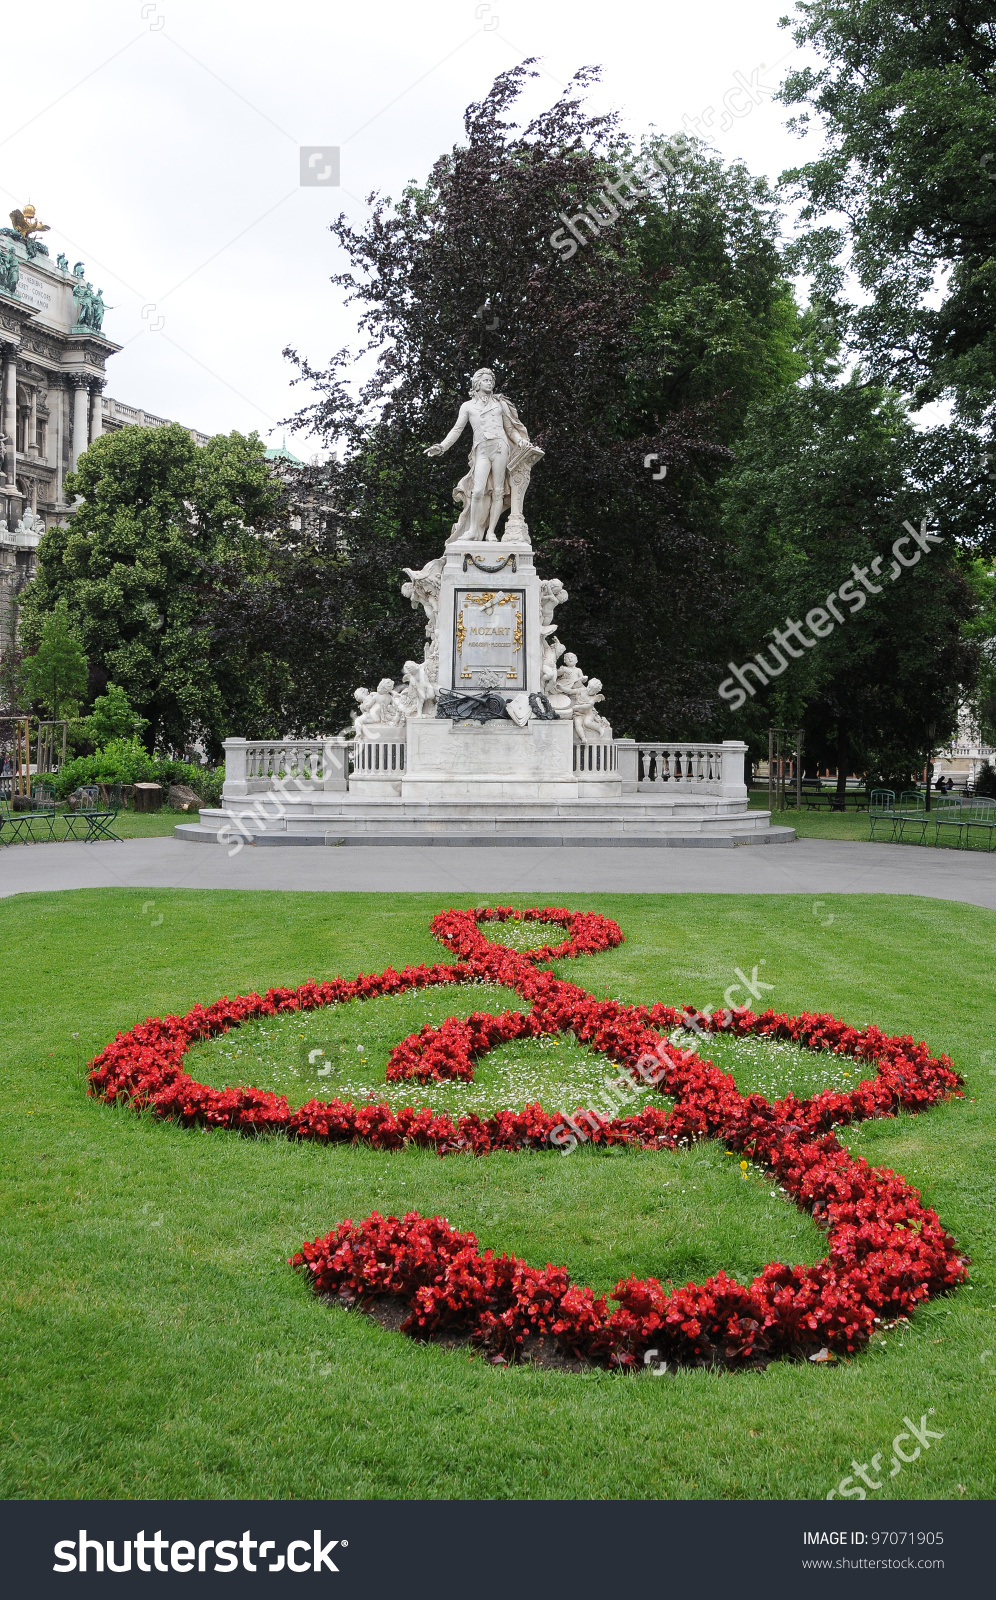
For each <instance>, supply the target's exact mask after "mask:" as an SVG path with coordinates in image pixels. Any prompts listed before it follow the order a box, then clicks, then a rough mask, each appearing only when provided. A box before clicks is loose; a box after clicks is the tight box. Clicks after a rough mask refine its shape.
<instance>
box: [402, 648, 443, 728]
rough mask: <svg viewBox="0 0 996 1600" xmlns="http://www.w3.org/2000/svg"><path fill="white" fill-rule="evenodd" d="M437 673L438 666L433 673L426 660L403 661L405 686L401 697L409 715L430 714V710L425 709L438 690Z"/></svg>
mask: <svg viewBox="0 0 996 1600" xmlns="http://www.w3.org/2000/svg"><path fill="white" fill-rule="evenodd" d="M437 660H438V658H437ZM437 675H438V668H437V672H436V673H434V672H433V671H432V670H431V666H430V664H429V663H428V662H426V661H406V662H405V668H404V677H405V683H406V685H407V687H406V688H405V689H403V690H402V693H401V699H402V701H403V703H404V708H405V711H406V713H407V714H408V715H409V716H414V717H426V716H432V711H431V710H429V711H427V710H426V706H429V707H431V706H433V705H434V704H435V700H436V695H437V692H438V688H437V683H436V677H437Z"/></svg>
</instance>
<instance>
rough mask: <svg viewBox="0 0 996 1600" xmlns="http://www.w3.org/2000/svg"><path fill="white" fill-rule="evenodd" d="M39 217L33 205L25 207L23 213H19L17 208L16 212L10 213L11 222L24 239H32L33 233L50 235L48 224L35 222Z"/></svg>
mask: <svg viewBox="0 0 996 1600" xmlns="http://www.w3.org/2000/svg"><path fill="white" fill-rule="evenodd" d="M37 215H38V213H37V211H36V210H35V208H34V206H31V205H28V206H25V208H24V210H23V211H18V209H17V207H16V206H15V207H14V210H13V211H12V212H11V213H10V220H11V222H12V223H13V224H14V227H15V228H16V229H17V231H18V233H19V234H20V235H21V238H22V239H30V237H31V235H32V234H33V233H48V231H49V227H48V223H47V222H37V221H36V220H35V219H36V217H37Z"/></svg>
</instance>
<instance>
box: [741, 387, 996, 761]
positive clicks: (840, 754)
mask: <svg viewBox="0 0 996 1600" xmlns="http://www.w3.org/2000/svg"><path fill="white" fill-rule="evenodd" d="M921 447H922V435H919V434H917V432H916V430H915V429H914V428H913V426H912V424H911V423H910V420H909V418H908V416H907V414H906V411H905V408H904V406H903V405H902V403H901V402H900V401H899V400H898V399H897V398H896V397H895V396H893V395H890V394H889V393H888V392H886V391H883V390H882V389H881V388H878V387H877V386H875V385H873V384H869V383H866V382H864V381H862V379H861V377H860V374H856V375H853V376H852V377H851V378H850V379H848V381H846V382H843V383H834V382H832V381H829V380H824V379H814V380H813V381H811V382H809V383H808V384H804V385H800V386H796V387H793V388H790V389H787V390H786V391H784V393H782V394H780V395H778V396H776V397H775V398H774V399H772V400H770V401H768V402H765V403H763V404H760V405H758V406H757V407H755V409H754V410H753V411H752V413H751V414H750V416H749V418H748V420H747V425H746V428H745V432H744V437H743V440H742V442H741V445H740V448H739V450H738V461H737V465H736V468H735V469H734V471H733V472H732V473H731V474H730V476H729V478H728V480H727V482H726V485H725V503H726V516H727V519H728V522H729V525H730V527H731V529H734V528H735V529H736V530H737V532H738V535H739V539H740V568H741V584H742V587H741V591H740V592H741V596H742V605H743V611H742V614H741V618H740V632H739V642H740V648H741V651H742V653H741V654H739V655H736V656H734V659H733V662H732V663H731V668H742V667H743V665H744V663H745V662H746V661H748V660H755V659H757V658H758V657H759V658H760V665H761V667H762V672H763V670H764V668H768V669H769V670H768V671H767V673H766V674H765V675H766V676H768V678H769V680H770V681H769V683H768V685H767V686H766V687H762V683H761V674H758V673H755V672H753V671H751V672H747V673H745V674H743V678H746V683H747V688H746V690H745V691H741V693H742V694H743V704H741V705H740V706H739V708H738V709H736V710H731V711H730V712H729V713H728V720H727V726H728V729H729V731H728V733H727V737H732V736H736V735H737V734H739V735H741V736H743V737H746V738H747V739H748V741H749V743H750V744H751V745H752V748H753V752H754V755H755V756H761V755H764V754H766V753H767V728H768V727H769V726H770V725H772V724H775V725H782V726H802V727H803V728H804V729H805V733H806V754H807V761H808V763H809V766H810V768H811V770H812V769H814V768H815V766H816V764H817V763H819V764H820V765H822V764H823V763H828V764H829V765H831V766H836V767H837V769H838V781H839V783H840V784H841V786H843V782H844V779H845V778H846V775H847V773H848V772H850V771H851V770H857V771H859V772H862V771H864V772H868V773H869V774H871V775H873V776H875V777H878V778H882V779H885V778H889V779H899V780H900V781H907V780H908V779H909V778H910V776H911V775H912V774H913V773H914V772H915V771H916V770H918V769H920V768H922V767H923V764H924V761H925V760H926V758H927V755H928V753H929V751H930V750H931V749H932V748H936V747H937V746H939V745H941V744H943V743H944V741H945V739H946V738H947V737H948V736H949V735H950V734H951V733H952V732H953V731H954V728H955V726H956V721H957V713H958V706H959V703H960V701H961V700H962V699H963V698H964V697H965V695H966V693H969V692H970V691H971V688H972V685H973V683H974V680H975V675H976V672H977V666H978V652H977V650H976V648H975V646H974V645H973V644H972V643H971V641H969V640H968V639H966V637H965V626H966V623H967V622H968V621H969V619H971V618H972V617H973V615H974V614H975V611H976V597H975V594H974V592H973V589H972V587H971V585H970V583H969V582H968V581H967V579H966V574H965V572H964V571H963V569H962V565H961V559H960V555H959V550H958V547H957V544H956V543H955V541H954V540H953V539H952V538H951V537H950V534H949V533H948V535H947V537H945V538H944V542H943V543H941V544H933V545H929V546H928V553H926V554H921V555H920V557H919V559H918V561H917V562H916V564H914V565H910V566H908V567H904V566H903V565H902V564H901V563H900V562H899V561H898V560H897V559H896V558H895V556H894V555H893V545H894V543H895V541H896V539H897V538H899V537H903V536H906V537H907V544H906V546H904V547H903V555H904V557H906V558H907V559H910V560H912V557H913V556H914V555H915V554H916V551H917V549H918V548H919V547H918V546H917V545H915V544H914V543H911V542H910V540H909V538H908V533H907V530H906V529H905V528H904V523H906V522H909V523H910V524H912V525H913V526H914V527H916V528H917V529H920V528H921V525H922V523H923V521H924V519H927V521H928V524H929V523H930V521H931V499H932V496H931V488H932V485H931V483H930V482H929V481H926V482H925V481H924V477H923V470H922V469H923V452H922V448H921ZM940 532H941V534H942V536H943V535H945V533H946V530H945V529H944V528H943V527H942V528H941V529H940ZM861 573H864V578H862V577H861V576H860V574H861ZM866 580H867V581H866ZM842 587H843V589H844V593H843V595H842V594H841V589H842ZM873 591H878V592H873ZM828 597H829V599H828ZM862 597H863V598H862ZM807 618H809V619H810V620H809V621H808V622H807V620H806V619H807ZM796 621H797V622H800V623H802V624H803V626H802V635H803V638H802V639H801V640H800V638H799V637H798V635H792V634H791V633H790V634H788V635H787V636H785V633H784V630H785V626H786V623H792V622H796ZM776 630H781V631H782V634H783V637H782V639H781V640H779V639H778V635H777V632H776ZM807 639H808V640H809V641H810V643H809V644H808V645H807V644H806V643H805V641H806V640H807ZM743 678H742V677H741V675H740V674H736V675H734V676H731V678H730V679H729V680H728V682H727V684H726V686H725V690H724V698H726V699H727V701H728V704H729V705H730V706H731V707H732V706H733V704H734V690H735V689H736V688H737V687H739V685H740V683H742V681H743ZM751 690H753V691H754V692H753V693H751Z"/></svg>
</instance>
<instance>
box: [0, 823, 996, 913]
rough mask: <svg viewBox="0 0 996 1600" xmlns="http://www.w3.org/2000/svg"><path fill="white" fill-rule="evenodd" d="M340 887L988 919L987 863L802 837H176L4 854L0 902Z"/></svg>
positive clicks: (980, 858) (993, 870)
mask: <svg viewBox="0 0 996 1600" xmlns="http://www.w3.org/2000/svg"><path fill="white" fill-rule="evenodd" d="M109 887H125V888H135V889H170V888H173V889H326V890H328V889H339V890H343V889H344V890H382V891H384V892H385V893H391V892H394V893H398V892H405V891H419V890H422V891H426V892H430V893H433V894H437V893H438V894H442V895H447V894H453V895H459V896H461V897H462V896H464V895H466V894H468V893H469V894H485V895H494V894H511V893H521V894H535V895H536V896H537V897H538V898H539V897H544V896H547V895H564V894H572V895H577V894H579V893H582V892H584V891H585V890H590V891H591V892H592V893H598V892H601V893H623V894H663V893H684V894H731V893H732V894H812V895H820V894H921V895H928V896H930V897H932V898H933V899H938V900H964V901H967V903H968V904H969V905H976V906H988V907H989V908H990V909H992V910H996V854H993V855H985V854H983V853H982V852H981V851H977V852H972V853H969V852H967V851H961V852H959V851H955V850H937V849H932V848H923V847H921V846H919V845H891V844H853V843H849V842H845V841H843V840H842V841H836V840H824V839H799V840H798V841H797V842H796V843H795V844H790V845H780V846H778V847H777V848H774V847H770V846H769V847H765V848H761V847H760V846H744V847H743V848H741V849H738V850H654V849H647V850H642V849H631V850H617V849H605V850H598V849H571V848H569V847H560V848H557V849H550V850H544V849H540V848H537V847H531V848H526V849H515V848H508V847H506V848H503V849H494V850H487V849H462V848H459V847H454V848H452V849H448V850H428V849H420V848H419V847H418V846H409V845H399V846H375V845H367V846H365V847H364V848H362V849H357V848H349V847H348V846H347V847H344V848H340V849H324V850H319V849H307V848H302V849H300V850H292V849H284V850H255V849H245V850H242V851H241V852H240V853H239V854H238V855H236V856H233V857H229V856H228V855H227V853H226V852H225V851H224V850H223V849H220V848H216V847H212V846H208V845H203V844H187V843H183V842H181V841H180V840H179V839H173V838H158V839H127V840H125V841H124V842H122V843H120V844H113V843H104V844H91V845H85V844H73V843H70V844H33V845H8V846H7V847H6V848H3V849H0V896H3V895H13V894H23V893H30V892H31V891H32V890H41V889H92V888H109Z"/></svg>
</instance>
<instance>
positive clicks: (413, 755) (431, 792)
mask: <svg viewBox="0 0 996 1600" xmlns="http://www.w3.org/2000/svg"><path fill="white" fill-rule="evenodd" d="M381 748H382V749H383V750H384V751H385V752H386V751H388V750H389V749H390V748H391V745H390V742H389V741H385V742H384V743H383V745H382V747H381ZM581 748H582V747H581V746H577V745H576V744H575V742H574V729H573V726H572V724H571V723H570V722H529V723H527V724H526V726H525V727H524V728H520V727H517V726H516V724H515V723H514V722H505V721H495V722H485V723H477V722H451V721H449V720H448V719H446V718H428V717H409V718H408V725H407V734H406V740H405V762H404V768H403V769H395V770H394V771H392V772H391V773H390V776H389V777H388V778H387V780H386V782H387V786H388V788H389V789H390V791H391V793H392V794H395V795H397V796H398V798H399V799H401V800H415V801H424V802H462V801H468V800H469V801H478V802H479V801H487V802H489V803H499V804H500V803H502V802H517V803H522V802H531V801H553V802H557V801H569V800H580V799H586V798H589V797H590V798H593V799H594V798H596V797H599V796H601V797H602V798H604V799H610V798H612V797H619V796H621V794H622V782H621V779H620V776H619V773H618V770H617V769H616V763H615V751H614V747H613V745H612V744H611V743H609V742H605V743H604V744H600V745H599V746H598V756H599V759H598V762H597V765H596V764H595V763H594V762H592V763H591V767H592V770H591V771H589V770H588V763H587V760H584V759H582V758H580V756H579V752H580V750H581ZM384 789H385V775H384V770H383V769H381V770H380V771H374V772H373V773H371V774H370V775H369V776H366V777H365V776H364V775H363V772H362V771H361V772H360V773H359V774H356V773H354V774H353V776H352V777H351V778H350V781H349V793H350V795H352V796H354V797H355V798H356V799H357V800H383V799H384V798H385V794H384Z"/></svg>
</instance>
